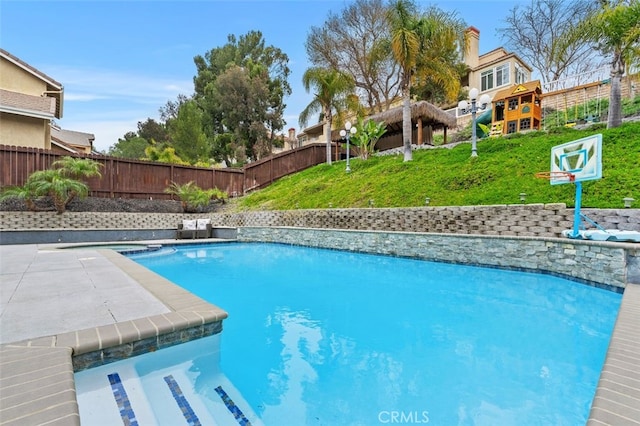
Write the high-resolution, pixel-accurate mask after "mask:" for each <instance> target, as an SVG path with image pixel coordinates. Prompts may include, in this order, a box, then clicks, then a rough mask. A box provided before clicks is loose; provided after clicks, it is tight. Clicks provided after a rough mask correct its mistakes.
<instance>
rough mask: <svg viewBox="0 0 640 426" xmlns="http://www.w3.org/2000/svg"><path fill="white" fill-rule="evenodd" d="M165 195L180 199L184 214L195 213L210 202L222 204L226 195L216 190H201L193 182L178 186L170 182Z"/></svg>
mask: <svg viewBox="0 0 640 426" xmlns="http://www.w3.org/2000/svg"><path fill="white" fill-rule="evenodd" d="M164 192H166V193H167V194H173V195H175V196H177V197H178V198H179V199H180V202H181V203H182V209H183V210H184V212H185V213H196V212H198V211H199V210H202V209H203V208H204V207H206V206H208V205H209V203H210V202H211V200H220V201H221V202H222V203H224V202H225V200H226V199H227V193H226V192H224V191H221V190H219V189H218V188H212V189H202V188H200V187H199V186H198V185H196V184H195V183H194V182H193V181H190V182H187V183H185V184H184V185H180V184H178V183H176V182H171V185H170V186H169V187H168V188H166V189H165V190H164Z"/></svg>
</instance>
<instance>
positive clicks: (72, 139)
mask: <svg viewBox="0 0 640 426" xmlns="http://www.w3.org/2000/svg"><path fill="white" fill-rule="evenodd" d="M95 139H96V137H95V136H94V135H93V133H84V132H76V131H74V130H63V129H60V128H58V127H55V126H51V140H52V141H56V142H60V143H63V144H65V145H70V146H72V147H89V148H90V147H92V146H93V141H94V140H95Z"/></svg>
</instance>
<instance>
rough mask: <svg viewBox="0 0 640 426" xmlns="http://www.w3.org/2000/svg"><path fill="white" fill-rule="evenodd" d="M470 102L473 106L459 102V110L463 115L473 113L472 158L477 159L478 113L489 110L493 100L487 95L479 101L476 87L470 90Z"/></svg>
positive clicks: (465, 102)
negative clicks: (488, 107) (488, 106)
mask: <svg viewBox="0 0 640 426" xmlns="http://www.w3.org/2000/svg"><path fill="white" fill-rule="evenodd" d="M469 100H470V101H471V104H469V102H467V101H460V102H458V108H460V109H461V110H462V112H463V113H465V114H466V113H469V112H470V113H471V156H472V157H477V156H478V150H477V149H476V113H477V112H478V111H482V110H484V109H486V108H487V105H489V102H491V98H490V97H489V95H487V94H486V93H485V94H484V95H482V96H480V100H478V89H476V88H475V87H474V88H473V89H471V90H469Z"/></svg>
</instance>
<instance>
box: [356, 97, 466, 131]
mask: <svg viewBox="0 0 640 426" xmlns="http://www.w3.org/2000/svg"><path fill="white" fill-rule="evenodd" d="M367 118H368V119H370V120H373V121H378V122H380V121H382V122H384V123H385V124H386V125H387V134H393V133H397V132H401V131H402V106H398V107H395V108H391V109H389V110H387V111H384V112H381V113H378V114H374V115H371V116H369V117H367ZM418 118H422V124H423V125H430V126H432V127H434V128H439V127H456V126H457V125H458V123H457V120H456V117H455V116H453V115H451V114H449V113H448V112H445V111H443V110H441V109H440V108H438V107H437V106H435V105H433V104H431V103H429V102H427V101H418V102H414V103H412V104H411V121H413V122H416V121H417V119H418Z"/></svg>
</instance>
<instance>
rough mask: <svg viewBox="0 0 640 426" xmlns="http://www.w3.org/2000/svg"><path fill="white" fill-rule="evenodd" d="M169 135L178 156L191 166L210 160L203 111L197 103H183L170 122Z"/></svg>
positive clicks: (191, 101)
mask: <svg viewBox="0 0 640 426" xmlns="http://www.w3.org/2000/svg"><path fill="white" fill-rule="evenodd" d="M169 135H170V136H171V141H172V147H173V148H174V149H175V152H176V154H177V155H178V156H179V157H180V158H182V159H183V160H186V161H188V162H189V163H191V164H194V163H197V162H198V161H207V160H208V159H209V153H210V151H211V150H210V147H209V143H208V141H207V136H206V135H205V133H204V130H203V118H202V111H201V110H200V109H199V108H198V106H197V105H196V103H195V101H193V100H189V101H187V102H185V103H183V104H182V105H181V106H180V109H179V110H178V116H177V117H176V118H175V119H173V120H171V121H170V122H169Z"/></svg>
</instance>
